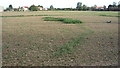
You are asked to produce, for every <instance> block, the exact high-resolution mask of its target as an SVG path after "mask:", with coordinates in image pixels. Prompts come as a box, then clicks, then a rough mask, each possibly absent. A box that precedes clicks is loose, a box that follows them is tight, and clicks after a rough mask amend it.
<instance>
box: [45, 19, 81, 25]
mask: <svg viewBox="0 0 120 68" xmlns="http://www.w3.org/2000/svg"><path fill="white" fill-rule="evenodd" d="M43 19H44V21H62V22H64V23H66V24H76V23H82V21H80V20H74V19H71V18H55V17H44V18H43Z"/></svg>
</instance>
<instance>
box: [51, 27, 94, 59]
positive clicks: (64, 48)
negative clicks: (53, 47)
mask: <svg viewBox="0 0 120 68" xmlns="http://www.w3.org/2000/svg"><path fill="white" fill-rule="evenodd" d="M82 28H83V29H84V30H85V32H84V33H82V34H81V35H80V36H79V37H77V38H75V39H72V40H71V41H69V42H67V43H65V44H63V45H61V46H59V47H57V48H58V49H57V51H56V52H54V53H53V56H54V57H55V56H61V55H64V54H71V53H72V52H73V51H74V50H75V47H76V46H78V45H80V44H81V43H82V42H84V40H85V37H86V36H87V35H90V34H92V33H94V31H93V30H91V29H89V28H87V27H82Z"/></svg>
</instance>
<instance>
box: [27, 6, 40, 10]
mask: <svg viewBox="0 0 120 68" xmlns="http://www.w3.org/2000/svg"><path fill="white" fill-rule="evenodd" d="M29 10H30V11H38V10H39V9H38V7H37V6H35V5H31V6H30V8H29Z"/></svg>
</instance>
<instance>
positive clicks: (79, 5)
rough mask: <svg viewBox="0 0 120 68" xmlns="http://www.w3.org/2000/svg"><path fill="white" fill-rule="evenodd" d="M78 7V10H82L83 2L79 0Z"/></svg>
mask: <svg viewBox="0 0 120 68" xmlns="http://www.w3.org/2000/svg"><path fill="white" fill-rule="evenodd" d="M76 9H77V10H81V9H82V2H78V3H77V7H76Z"/></svg>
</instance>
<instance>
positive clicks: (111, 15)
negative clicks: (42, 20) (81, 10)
mask: <svg viewBox="0 0 120 68" xmlns="http://www.w3.org/2000/svg"><path fill="white" fill-rule="evenodd" d="M99 16H105V17H120V16H113V15H99Z"/></svg>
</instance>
